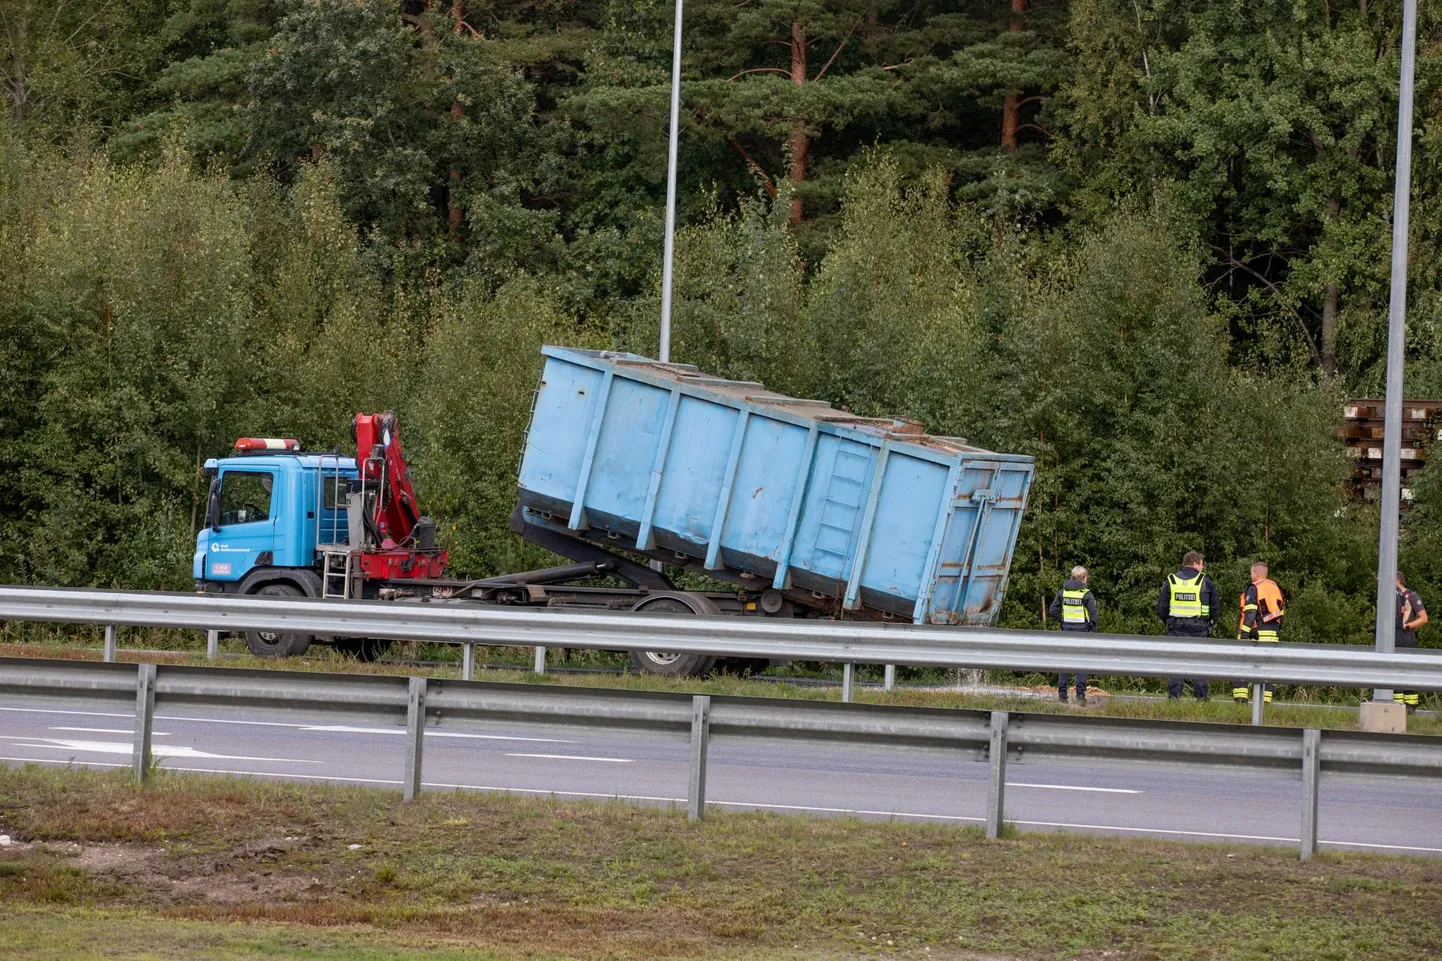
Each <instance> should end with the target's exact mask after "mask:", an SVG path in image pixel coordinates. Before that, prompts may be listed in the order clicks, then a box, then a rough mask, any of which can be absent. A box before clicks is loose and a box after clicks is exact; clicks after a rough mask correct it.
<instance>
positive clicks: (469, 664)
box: [461, 644, 476, 681]
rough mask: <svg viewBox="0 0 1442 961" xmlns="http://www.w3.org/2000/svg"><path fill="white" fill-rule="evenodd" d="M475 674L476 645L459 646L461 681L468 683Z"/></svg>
mask: <svg viewBox="0 0 1442 961" xmlns="http://www.w3.org/2000/svg"><path fill="white" fill-rule="evenodd" d="M475 672H476V645H474V644H462V645H461V680H463V681H469V680H470V679H471V677H472V675H474V674H475Z"/></svg>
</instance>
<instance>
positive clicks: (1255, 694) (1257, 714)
mask: <svg viewBox="0 0 1442 961" xmlns="http://www.w3.org/2000/svg"><path fill="white" fill-rule="evenodd" d="M1265 690H1266V687H1265V686H1264V685H1262V684H1253V685H1252V723H1253V724H1254V725H1256V726H1257V727H1260V726H1261V724H1262V700H1263V695H1262V692H1263V691H1265Z"/></svg>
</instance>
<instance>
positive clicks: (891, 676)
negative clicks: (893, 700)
mask: <svg viewBox="0 0 1442 961" xmlns="http://www.w3.org/2000/svg"><path fill="white" fill-rule="evenodd" d="M881 687H882V689H883V690H885V691H886V693H888V694H890V693H891V692H892V691H894V690H896V665H895V664H888V665H886V675H885V679H884V680H883V681H882V682H881Z"/></svg>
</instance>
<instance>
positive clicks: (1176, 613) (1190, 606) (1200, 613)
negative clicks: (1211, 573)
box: [1167, 574, 1212, 617]
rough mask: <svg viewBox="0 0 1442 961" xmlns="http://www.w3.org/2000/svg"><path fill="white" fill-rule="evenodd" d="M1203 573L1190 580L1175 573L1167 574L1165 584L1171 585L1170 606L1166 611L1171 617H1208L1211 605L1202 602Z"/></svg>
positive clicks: (1210, 612)
mask: <svg viewBox="0 0 1442 961" xmlns="http://www.w3.org/2000/svg"><path fill="white" fill-rule="evenodd" d="M1204 576H1205V575H1203V574H1198V575H1197V576H1196V577H1193V578H1191V579H1190V580H1187V579H1184V578H1182V577H1178V576H1177V575H1176V574H1168V575H1167V584H1169V585H1170V586H1171V595H1172V597H1171V606H1170V608H1169V609H1168V611H1167V613H1168V614H1169V615H1170V616H1172V617H1210V616H1211V614H1212V609H1211V606H1210V605H1208V604H1205V603H1203V602H1202V578H1203V577H1204Z"/></svg>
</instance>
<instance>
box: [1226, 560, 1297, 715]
mask: <svg viewBox="0 0 1442 961" xmlns="http://www.w3.org/2000/svg"><path fill="white" fill-rule="evenodd" d="M1284 604H1285V602H1284V601H1283V599H1282V589H1281V588H1280V587H1278V586H1277V582H1276V581H1274V580H1272V579H1271V578H1270V577H1268V576H1267V562H1266V561H1256V562H1254V563H1253V564H1252V583H1250V584H1248V585H1247V589H1246V590H1245V591H1243V592H1242V599H1241V605H1242V620H1241V622H1240V623H1239V624H1238V625H1237V640H1239V641H1257V642H1258V643H1261V644H1276V643H1277V642H1278V641H1280V640H1281V630H1282V618H1283V617H1285V616H1286V611H1285V610H1284V609H1283V607H1284ZM1250 694H1251V687H1250V686H1249V685H1248V684H1247V682H1246V681H1234V682H1233V685H1232V700H1234V701H1236V702H1237V703H1238V704H1245V703H1247V699H1248V697H1249V695H1250ZM1262 701H1263V703H1265V704H1271V703H1272V686H1271V685H1270V684H1264V685H1262Z"/></svg>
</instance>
